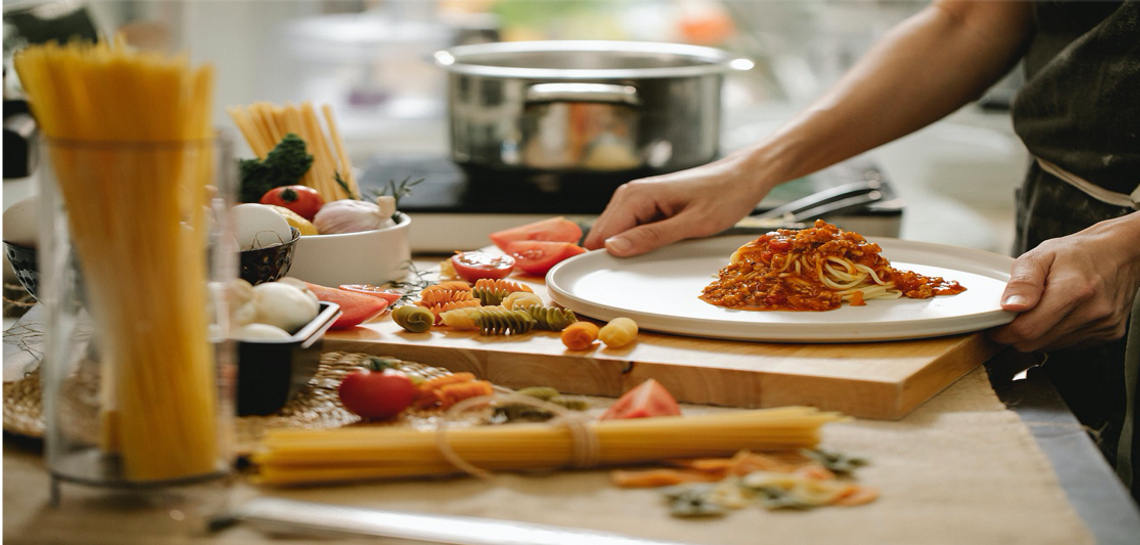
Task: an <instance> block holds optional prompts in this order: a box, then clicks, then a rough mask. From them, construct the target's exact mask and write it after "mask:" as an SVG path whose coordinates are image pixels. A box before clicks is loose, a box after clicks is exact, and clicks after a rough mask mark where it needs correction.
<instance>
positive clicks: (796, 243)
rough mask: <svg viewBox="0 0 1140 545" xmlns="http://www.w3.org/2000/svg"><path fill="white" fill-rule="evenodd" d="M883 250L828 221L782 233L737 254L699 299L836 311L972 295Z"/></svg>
mask: <svg viewBox="0 0 1140 545" xmlns="http://www.w3.org/2000/svg"><path fill="white" fill-rule="evenodd" d="M882 251H883V250H882V248H880V247H879V245H878V244H875V243H873V242H868V241H867V239H866V238H864V237H863V235H860V234H859V233H855V232H852V231H844V230H842V229H840V228H838V227H836V226H834V225H832V224H830V223H827V222H825V221H823V220H816V221H815V226H814V227H812V228H809V229H802V230H798V231H796V230H791V229H779V230H776V231H773V232H770V233H767V234H765V235H762V236H760V238H757V239H756V240H753V241H751V242H749V243H747V244H745V245H744V246H741V247H740V248H739V249H737V250H736V252H734V253H733V254H732V257H731V258H730V260H729V265H728V266H727V267H725V268H723V269H721V270H720V274H719V278H718V279H717V280H715V281H713V283H711V284H709V285H708V286H706V287H705V289H704V292H703V293H702V294H701V296H700V298H701V299H702V300H703V301H705V302H707V303H710V304H713V305H717V306H722V307H727V308H732V309H740V310H813V311H823V310H834V309H837V308H839V306H840V305H841V304H842V302H843V301H847V302H849V303H850V304H851V305H854V306H860V305H865V304H866V301H867V300H868V299H897V298H899V297H909V298H911V299H927V298H929V297H933V296H935V295H954V294H957V293H962V292H963V291H966V288H965V287H963V286H962V285H960V284H958V282H955V281H946V280H943V279H942V278H941V277H928V276H923V275H921V274H918V273H915V272H912V271H903V270H898V269H895V268H893V267H891V264H890V262H889V261H887V259H886V258H884V257H883V256H881V255H879V254H880V252H882Z"/></svg>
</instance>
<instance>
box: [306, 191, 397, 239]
mask: <svg viewBox="0 0 1140 545" xmlns="http://www.w3.org/2000/svg"><path fill="white" fill-rule="evenodd" d="M384 212H385V211H384V210H383V209H382V208H381V207H380V206H379V205H377V204H374V203H370V202H367V201H357V200H353V199H341V200H339V201H332V202H330V203H325V205H324V206H322V207H321V209H320V211H319V212H317V215H316V216H315V217H314V218H313V225H316V227H317V230H318V231H320V232H321V234H323V235H335V234H342V233H359V232H361V231H373V230H376V229H383V228H385V227H390V226H392V225H394V222H393V221H392V217H391V213H389V214H388V215H385V214H384Z"/></svg>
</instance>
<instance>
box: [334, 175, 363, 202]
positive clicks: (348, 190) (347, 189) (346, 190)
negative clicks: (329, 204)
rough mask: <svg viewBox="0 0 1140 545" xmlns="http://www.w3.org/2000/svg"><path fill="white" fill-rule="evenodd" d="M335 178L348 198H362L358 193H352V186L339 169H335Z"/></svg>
mask: <svg viewBox="0 0 1140 545" xmlns="http://www.w3.org/2000/svg"><path fill="white" fill-rule="evenodd" d="M333 180H335V181H336V184H337V185H339V186H340V188H341V189H343V190H344V194H345V195H348V198H350V199H352V200H360V197H359V196H358V195H354V194H353V193H352V189H351V188H350V187H348V182H347V181H345V179H344V178H343V177H341V175H340V171H339V170H334V171H333Z"/></svg>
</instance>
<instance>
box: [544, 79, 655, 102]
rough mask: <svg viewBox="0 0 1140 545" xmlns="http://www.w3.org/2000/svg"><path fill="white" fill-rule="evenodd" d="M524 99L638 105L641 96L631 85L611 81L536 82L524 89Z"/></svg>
mask: <svg viewBox="0 0 1140 545" xmlns="http://www.w3.org/2000/svg"><path fill="white" fill-rule="evenodd" d="M526 101H527V102H528V103H536V102H610V103H616V104H628V105H630V106H640V105H641V97H639V96H638V94H637V88H636V87H634V86H632V85H616V84H612V83H536V84H534V85H531V86H530V87H529V88H527V90H526Z"/></svg>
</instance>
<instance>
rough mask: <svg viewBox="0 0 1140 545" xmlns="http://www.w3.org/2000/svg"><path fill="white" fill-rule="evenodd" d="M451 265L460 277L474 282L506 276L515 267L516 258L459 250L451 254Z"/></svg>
mask: <svg viewBox="0 0 1140 545" xmlns="http://www.w3.org/2000/svg"><path fill="white" fill-rule="evenodd" d="M451 266H452V267H454V268H455V274H458V275H459V277H460V278H462V279H464V280H466V281H467V282H470V283H472V284H474V283H475V281H476V280H481V279H484V278H490V279H491V280H498V279H500V278H506V277H507V276H508V275H510V274H511V271H512V270H514V268H515V258H513V257H511V256H509V255H496V254H490V253H487V252H459V253H457V254H455V255H453V256H451Z"/></svg>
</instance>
